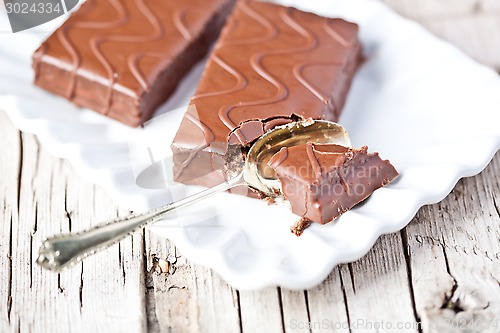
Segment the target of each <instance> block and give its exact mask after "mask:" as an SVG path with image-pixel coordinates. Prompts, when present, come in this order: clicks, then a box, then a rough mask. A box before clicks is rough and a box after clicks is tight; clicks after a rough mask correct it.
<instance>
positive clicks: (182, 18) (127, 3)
mask: <svg viewBox="0 0 500 333" xmlns="http://www.w3.org/2000/svg"><path fill="white" fill-rule="evenodd" d="M234 1H235V0H183V1H173V0H169V1H166V0H162V1H146V0H110V1H97V0H87V1H86V2H85V3H84V4H83V5H82V6H81V7H80V9H79V10H77V11H76V12H75V13H73V14H72V15H71V16H70V18H69V19H68V20H67V21H66V22H65V23H64V24H63V25H62V26H61V27H60V28H59V29H57V30H56V31H55V32H54V33H53V34H52V35H51V36H50V37H49V38H48V39H47V40H46V41H45V42H44V43H43V44H42V45H41V46H40V47H39V48H38V50H37V51H36V52H35V54H34V55H33V67H34V70H35V84H37V85H38V86H40V87H42V88H44V89H46V90H48V91H50V92H53V93H55V94H58V95H61V96H64V97H66V98H67V99H69V100H71V101H72V102H74V103H75V104H77V105H79V106H82V107H88V108H91V109H93V110H96V111H98V112H100V113H102V114H105V115H107V116H109V117H112V118H115V119H117V120H119V121H121V122H123V123H125V124H128V125H131V126H138V125H140V124H142V123H143V122H144V121H146V120H148V119H149V118H150V117H151V115H152V114H153V112H154V111H155V109H156V107H157V106H158V105H159V104H161V103H163V102H164V101H166V100H167V98H168V97H169V96H170V95H171V94H172V92H173V91H174V90H175V88H176V86H177V83H178V82H179V81H180V79H181V78H182V77H183V76H184V75H185V74H186V72H187V71H188V70H189V69H190V68H191V67H192V65H194V64H195V63H196V62H197V61H198V60H199V59H201V58H202V57H203V56H204V55H205V54H206V52H207V51H208V48H209V46H210V43H211V42H212V41H213V40H214V39H215V38H216V37H217V36H218V34H219V31H220V29H221V27H222V25H223V23H224V21H225V18H226V16H227V14H229V11H230V10H231V8H232V6H233V4H234Z"/></svg>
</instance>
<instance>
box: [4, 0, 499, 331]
mask: <svg viewBox="0 0 500 333" xmlns="http://www.w3.org/2000/svg"><path fill="white" fill-rule="evenodd" d="M386 2H387V3H389V5H390V6H392V7H393V8H394V9H395V10H397V11H399V12H400V13H402V14H403V15H406V16H408V17H410V18H413V19H415V20H417V21H420V22H421V23H422V24H423V25H425V26H426V27H428V28H429V29H430V30H431V31H432V32H434V33H435V34H437V35H439V36H441V37H443V38H444V39H447V40H450V41H452V42H453V43H455V44H456V45H458V46H459V47H461V48H462V49H463V50H464V51H465V52H467V53H469V54H470V55H471V56H472V57H474V58H476V59H477V60H478V61H480V62H483V63H485V64H487V65H489V66H491V67H493V68H496V69H497V70H500V1H499V0H480V1H478V0H454V1H453V2H451V1H449V0H439V1H438V0H386ZM0 108H1V106H0ZM499 108H500V106H499ZM471 112H473V110H471ZM499 112H500V110H499ZM499 126H500V125H499ZM0 142H2V149H1V154H0V196H1V197H0V198H1V199H0V332H2V333H3V332H101V331H102V332H144V331H153V332H155V331H161V332H240V331H241V332H323V331H335V332H375V331H378V332H385V331H394V332H424V333H427V332H500V286H499V280H500V268H499V267H500V265H499V264H500V245H499V239H500V229H499V222H500V212H499V211H500V183H499V174H500V154H497V155H496V156H495V157H494V159H493V161H492V162H491V163H490V165H489V166H488V167H487V168H486V170H484V171H483V172H482V173H481V174H479V175H478V176H476V177H471V178H467V179H464V180H461V181H460V182H458V184H457V186H456V187H455V189H454V190H453V192H452V193H451V194H450V195H449V196H448V197H447V198H446V199H445V200H443V201H442V202H441V203H438V204H435V205H431V206H426V207H423V208H422V209H421V210H420V211H419V212H418V214H417V216H416V217H415V218H414V219H413V221H412V222H411V223H410V225H409V226H408V227H406V228H405V229H403V230H402V231H401V232H399V233H395V234H391V235H387V236H383V237H381V238H380V240H379V241H378V242H377V244H376V245H375V247H374V248H373V249H372V250H371V251H370V253H368V255H366V256H365V257H364V258H363V259H361V260H359V261H357V262H354V263H352V264H347V265H342V266H339V267H337V268H335V269H334V270H333V271H332V273H331V274H330V276H329V277H328V279H327V280H326V281H325V282H324V283H322V284H321V285H319V286H317V287H316V288H313V289H311V290H307V291H300V292H297V291H289V290H284V289H280V288H270V289H267V290H263V291H258V292H239V291H238V290H235V289H233V288H231V287H230V286H228V285H227V284H226V283H225V282H224V281H222V280H221V279H220V278H219V277H218V276H217V274H215V273H214V272H213V271H211V270H210V269H207V268H204V267H200V266H197V265H193V264H191V263H190V262H189V261H187V260H186V259H185V258H183V257H182V256H181V254H180V253H179V252H177V251H176V249H175V247H174V246H173V245H172V244H170V243H169V242H168V241H166V240H164V239H161V238H158V237H156V236H155V235H152V234H150V233H148V232H144V233H140V234H136V235H134V236H133V237H132V238H130V239H127V240H125V241H123V242H122V243H120V244H119V245H116V246H114V247H112V248H111V249H109V250H108V251H105V252H103V253H99V254H98V255H96V256H94V257H91V258H89V259H88V260H86V261H85V262H84V263H83V264H81V265H79V266H77V267H75V268H74V269H71V270H69V271H66V272H65V273H64V274H61V275H57V274H53V273H50V272H46V271H43V270H42V269H41V268H40V267H38V266H37V265H33V259H34V257H35V256H36V251H37V244H38V242H39V241H40V240H41V239H42V238H43V237H45V236H47V235H51V234H54V233H58V232H62V231H69V230H77V229H82V228H85V227H87V226H89V225H90V224H91V222H92V221H99V220H103V219H107V218H109V217H113V216H117V215H120V214H125V212H121V211H119V210H118V209H117V208H116V207H115V205H114V204H113V202H112V201H111V200H110V198H108V197H107V196H106V195H105V194H104V193H103V191H102V190H101V189H100V188H98V187H96V186H93V185H92V184H88V183H85V182H83V181H82V180H81V179H80V178H79V177H78V176H77V175H76V174H75V173H74V171H73V170H72V168H71V167H70V165H69V164H68V163H67V162H66V161H64V160H60V159H57V158H54V157H53V156H51V155H49V154H48V153H47V152H46V151H45V150H44V148H43V147H41V146H40V145H39V143H38V141H37V140H36V138H35V137H33V136H32V135H29V134H24V133H20V132H19V131H18V130H17V129H16V128H14V127H13V126H12V124H11V122H10V121H9V120H8V119H7V117H6V116H5V114H4V113H3V112H0ZM159 260H166V262H169V264H168V272H167V273H165V272H163V273H162V272H161V269H160V267H159V266H158V265H157V264H158V261H159ZM160 266H161V265H160ZM165 268H166V267H164V269H165ZM348 326H351V327H350V328H349V327H348Z"/></svg>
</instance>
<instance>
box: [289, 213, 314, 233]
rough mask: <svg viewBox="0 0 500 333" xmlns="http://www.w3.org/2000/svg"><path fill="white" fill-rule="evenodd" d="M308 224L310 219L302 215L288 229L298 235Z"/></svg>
mask: <svg viewBox="0 0 500 333" xmlns="http://www.w3.org/2000/svg"><path fill="white" fill-rule="evenodd" d="M310 225H311V220H309V219H306V218H304V217H303V218H301V219H300V220H298V221H297V223H295V225H293V226H292V227H291V228H290V231H291V232H292V234H294V235H295V236H297V237H299V236H300V235H302V233H303V232H304V230H306V229H307V228H308V227H309V226H310Z"/></svg>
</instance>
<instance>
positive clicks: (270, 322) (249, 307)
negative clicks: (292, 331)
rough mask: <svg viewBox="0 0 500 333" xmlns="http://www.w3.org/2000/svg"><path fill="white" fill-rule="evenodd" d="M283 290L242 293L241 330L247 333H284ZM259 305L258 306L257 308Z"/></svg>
mask: <svg viewBox="0 0 500 333" xmlns="http://www.w3.org/2000/svg"><path fill="white" fill-rule="evenodd" d="M280 292H281V290H280V289H278V288H267V289H265V290H260V291H243V292H242V291H240V292H239V295H240V307H241V330H242V331H243V332H245V333H260V332H264V331H265V332H283V331H284V327H283V324H284V323H283V322H282V316H281V294H280ZM256 305H258V306H256Z"/></svg>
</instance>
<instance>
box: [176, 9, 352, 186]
mask: <svg viewBox="0 0 500 333" xmlns="http://www.w3.org/2000/svg"><path fill="white" fill-rule="evenodd" d="M357 31H358V26H357V25H356V24H353V23H349V22H346V21H344V20H341V19H332V18H325V17H320V16H318V15H315V14H312V13H306V12H302V11H299V10H297V9H294V8H289V7H284V6H279V5H275V4H270V3H264V2H259V1H241V2H239V3H238V4H237V6H236V7H235V10H234V11H233V14H232V15H231V16H230V18H229V19H228V22H227V23H226V26H225V27H224V29H223V31H222V33H221V36H220V38H219V40H218V42H217V43H216V45H215V48H214V51H213V53H212V54H211V56H210V59H209V61H208V63H207V66H206V68H205V72H204V74H203V77H202V78H201V81H200V84H199V86H198V88H197V91H196V93H195V95H194V96H193V97H192V99H191V104H192V105H194V106H196V112H193V109H194V108H189V111H188V112H187V113H186V115H185V117H184V119H183V121H182V123H181V126H180V128H179V131H178V132H177V135H176V137H175V139H174V142H173V144H172V150H173V152H174V163H175V175H176V179H177V180H178V181H180V182H183V183H191V184H199V185H207V186H210V185H214V184H216V183H218V182H220V181H221V180H220V179H210V177H209V179H207V178H206V177H204V178H199V177H202V176H204V175H207V174H209V173H211V172H212V171H214V170H216V168H220V167H221V166H222V165H223V162H222V156H223V155H224V154H225V153H226V151H227V147H228V135H229V134H230V133H231V137H230V138H229V140H230V143H231V144H240V145H242V146H245V145H248V144H249V143H250V142H252V141H254V140H255V139H256V138H257V137H258V136H260V135H261V134H262V133H264V132H265V131H267V130H269V129H271V128H272V127H273V126H276V125H277V124H278V123H276V124H275V121H271V120H276V119H278V118H280V117H281V118H286V117H288V118H290V117H291V116H292V115H293V114H295V115H297V116H299V117H300V118H309V117H311V118H314V119H325V120H331V121H336V120H337V119H338V117H339V115H340V111H341V110H342V107H343V106H344V103H345V100H346V96H347V92H348V90H349V87H350V84H351V79H352V77H353V75H354V73H355V71H356V69H357V68H358V66H359V65H360V62H361V45H360V42H359V40H358V38H357ZM241 124H243V125H244V128H243V127H241V128H239V129H238V130H235V129H236V128H237V127H238V126H239V125H241Z"/></svg>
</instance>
